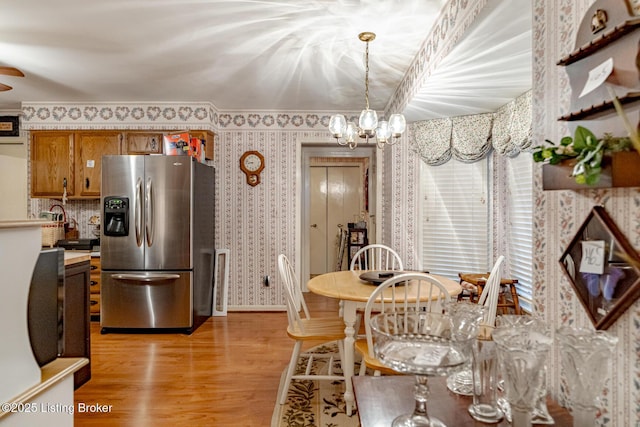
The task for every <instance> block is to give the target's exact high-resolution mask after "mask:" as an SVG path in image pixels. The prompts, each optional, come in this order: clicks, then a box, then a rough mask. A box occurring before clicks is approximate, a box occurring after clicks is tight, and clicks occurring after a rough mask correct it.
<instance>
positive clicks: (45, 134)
mask: <svg viewBox="0 0 640 427" xmlns="http://www.w3.org/2000/svg"><path fill="white" fill-rule="evenodd" d="M73 143H74V141H73V132H72V131H32V132H31V197H51V198H60V197H62V194H63V192H64V188H65V186H66V189H67V196H73V195H74V194H75V193H74V184H75V180H74V150H73Z"/></svg>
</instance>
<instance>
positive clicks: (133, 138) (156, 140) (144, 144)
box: [122, 132, 162, 154]
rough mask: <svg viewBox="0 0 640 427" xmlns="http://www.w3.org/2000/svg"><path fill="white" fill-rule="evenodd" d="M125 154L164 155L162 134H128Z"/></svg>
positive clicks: (125, 140)
mask: <svg viewBox="0 0 640 427" xmlns="http://www.w3.org/2000/svg"><path fill="white" fill-rule="evenodd" d="M122 151H123V154H162V132H127V133H126V134H125V136H124V147H123V149H122Z"/></svg>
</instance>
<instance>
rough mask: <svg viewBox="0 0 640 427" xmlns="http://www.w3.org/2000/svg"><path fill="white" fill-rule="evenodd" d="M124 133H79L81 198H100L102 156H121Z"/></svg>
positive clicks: (79, 186) (76, 141) (77, 191)
mask: <svg viewBox="0 0 640 427" xmlns="http://www.w3.org/2000/svg"><path fill="white" fill-rule="evenodd" d="M121 142H122V133H121V132H117V131H96V132H77V133H76V134H75V151H76V172H77V180H76V193H77V195H78V196H80V197H87V198H98V197H100V180H101V174H102V156H104V155H108V154H120V153H121V150H120V145H121Z"/></svg>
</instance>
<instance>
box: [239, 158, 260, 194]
mask: <svg viewBox="0 0 640 427" xmlns="http://www.w3.org/2000/svg"><path fill="white" fill-rule="evenodd" d="M240 169H241V170H242V172H244V174H245V175H246V176H247V184H249V185H250V186H252V187H255V186H256V185H258V184H260V172H262V170H263V169H264V156H263V155H262V154H261V153H260V152H259V151H246V152H245V153H244V154H243V155H242V157H240Z"/></svg>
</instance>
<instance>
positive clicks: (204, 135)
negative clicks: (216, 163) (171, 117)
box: [189, 130, 215, 160]
mask: <svg viewBox="0 0 640 427" xmlns="http://www.w3.org/2000/svg"><path fill="white" fill-rule="evenodd" d="M189 135H191V137H192V138H200V139H202V140H204V157H205V159H207V160H213V143H214V137H215V135H214V133H213V132H211V131H208V130H190V131H189Z"/></svg>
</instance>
